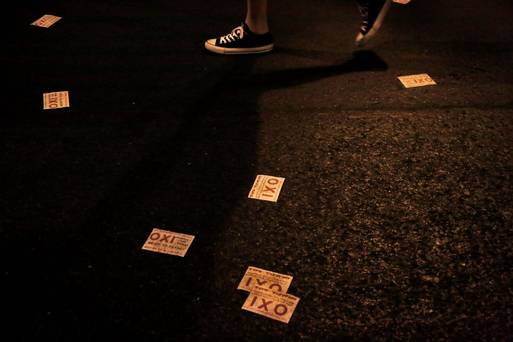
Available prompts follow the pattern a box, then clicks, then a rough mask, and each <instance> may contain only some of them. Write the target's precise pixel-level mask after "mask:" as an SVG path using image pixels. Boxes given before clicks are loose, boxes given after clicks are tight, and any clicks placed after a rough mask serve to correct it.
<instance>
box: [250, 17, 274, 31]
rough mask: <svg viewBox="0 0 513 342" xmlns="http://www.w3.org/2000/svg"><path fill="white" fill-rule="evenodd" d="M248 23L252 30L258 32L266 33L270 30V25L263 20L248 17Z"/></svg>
mask: <svg viewBox="0 0 513 342" xmlns="http://www.w3.org/2000/svg"><path fill="white" fill-rule="evenodd" d="M245 23H246V25H248V27H249V29H250V31H251V32H253V33H256V34H264V33H267V32H269V25H268V24H267V22H265V21H264V22H261V21H254V20H251V19H250V18H246V21H245Z"/></svg>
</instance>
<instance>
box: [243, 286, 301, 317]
mask: <svg viewBox="0 0 513 342" xmlns="http://www.w3.org/2000/svg"><path fill="white" fill-rule="evenodd" d="M298 302H299V298H298V297H296V296H293V295H291V294H288V293H280V292H274V291H272V290H269V289H266V288H263V287H260V286H255V287H254V288H253V290H252V291H251V293H250V294H249V296H248V298H247V299H246V301H245V302H244V305H243V306H242V309H243V310H247V311H251V312H254V313H256V314H259V315H262V316H266V317H268V318H271V319H274V320H277V321H280V322H283V323H289V321H290V318H291V317H292V314H293V313H294V310H296V307H297V304H298Z"/></svg>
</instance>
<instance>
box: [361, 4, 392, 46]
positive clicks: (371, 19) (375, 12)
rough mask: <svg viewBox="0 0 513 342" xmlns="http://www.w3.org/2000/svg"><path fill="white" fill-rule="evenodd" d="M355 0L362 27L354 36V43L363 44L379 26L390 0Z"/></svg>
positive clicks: (372, 35) (373, 34)
mask: <svg viewBox="0 0 513 342" xmlns="http://www.w3.org/2000/svg"><path fill="white" fill-rule="evenodd" d="M356 2H357V4H358V9H359V10H360V14H361V15H362V27H361V29H360V32H359V33H358V35H357V36H356V45H358V46H363V45H365V44H366V43H367V42H368V41H369V40H370V39H371V38H373V37H374V36H375V35H376V33H377V31H378V30H379V28H380V27H381V24H382V23H383V20H384V19H385V16H386V14H387V12H388V9H389V7H390V3H391V0H356Z"/></svg>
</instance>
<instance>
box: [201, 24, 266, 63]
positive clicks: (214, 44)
mask: <svg viewBox="0 0 513 342" xmlns="http://www.w3.org/2000/svg"><path fill="white" fill-rule="evenodd" d="M273 47H274V42H273V36H272V35H271V33H270V32H267V33H264V34H256V33H253V32H251V31H250V30H249V27H248V25H246V24H245V23H242V24H241V25H240V26H237V27H236V28H234V29H233V30H232V32H231V33H229V34H227V35H225V36H221V37H219V38H213V39H209V40H207V41H206V42H205V49H207V50H209V51H212V52H214V53H220V54H227V55H237V54H239V55H243V54H253V53H264V52H269V51H271V50H272V49H273Z"/></svg>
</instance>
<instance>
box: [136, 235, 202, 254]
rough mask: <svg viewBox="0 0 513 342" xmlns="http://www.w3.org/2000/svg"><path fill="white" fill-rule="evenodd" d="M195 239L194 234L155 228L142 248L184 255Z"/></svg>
mask: <svg viewBox="0 0 513 342" xmlns="http://www.w3.org/2000/svg"><path fill="white" fill-rule="evenodd" d="M192 240H194V235H187V234H181V233H175V232H170V231H167V230H162V229H158V228H154V229H153V231H152V232H151V234H150V236H149V237H148V239H147V240H146V242H145V243H144V246H143V247H142V249H144V250H147V251H152V252H157V253H164V254H170V255H177V256H181V257H184V256H185V254H186V253H187V250H188V249H189V247H190V246H191V244H192Z"/></svg>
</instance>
